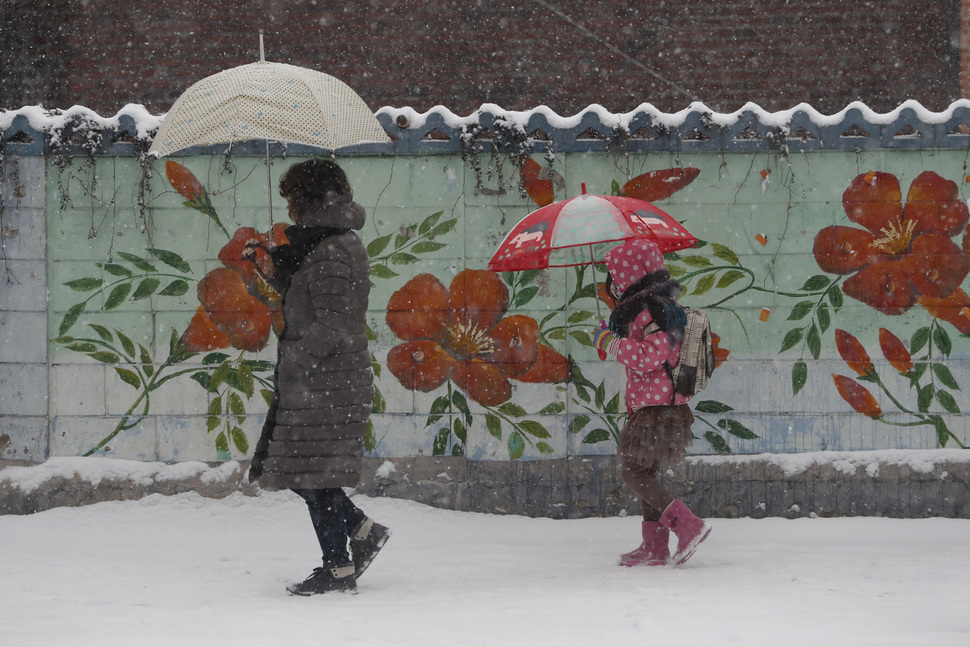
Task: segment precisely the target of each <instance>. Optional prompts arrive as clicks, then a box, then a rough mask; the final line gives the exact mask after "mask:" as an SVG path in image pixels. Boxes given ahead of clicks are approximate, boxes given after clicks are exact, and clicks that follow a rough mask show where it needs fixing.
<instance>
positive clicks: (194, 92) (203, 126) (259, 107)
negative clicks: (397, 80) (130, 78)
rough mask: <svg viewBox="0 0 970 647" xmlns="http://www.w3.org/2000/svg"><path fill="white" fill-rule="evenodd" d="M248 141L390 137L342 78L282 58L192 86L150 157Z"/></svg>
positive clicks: (347, 142)
mask: <svg viewBox="0 0 970 647" xmlns="http://www.w3.org/2000/svg"><path fill="white" fill-rule="evenodd" d="M249 139H265V140H272V141H280V142H293V143H298V144H307V145H310V146H317V147H319V148H325V149H329V150H334V149H337V148H341V147H344V146H352V145H354V144H359V143H361V142H389V141H391V139H390V137H388V135H387V133H385V132H384V129H383V128H382V127H381V125H380V123H379V122H378V121H377V118H376V117H375V116H374V113H373V112H371V110H370V108H368V107H367V104H365V103H364V101H363V99H361V98H360V96H358V94H357V93H356V92H354V90H353V89H352V88H351V87H350V86H348V85H347V84H346V83H344V82H343V81H340V80H339V79H336V78H334V77H332V76H330V75H329V74H323V73H322V72H317V71H315V70H310V69H307V68H304V67H297V66H295V65H287V64H285V63H270V62H266V61H258V62H256V63H250V64H249V65H242V66H239V67H234V68H231V69H228V70H224V71H222V72H219V73H218V74H213V75H212V76H208V77H206V78H204V79H202V80H201V81H198V82H196V83H195V84H193V85H192V86H191V87H189V88H188V89H187V90H186V91H185V92H184V93H182V95H181V96H180V97H179V98H178V99H177V100H176V101H175V104H174V105H172V108H171V110H169V111H168V113H167V114H166V115H165V118H164V119H163V120H162V124H161V126H160V127H159V129H158V134H157V135H156V136H155V140H154V141H153V142H152V146H151V148H150V149H149V151H148V152H149V153H150V154H155V155H158V156H162V155H168V154H171V153H174V152H176V151H179V150H182V149H183V148H188V147H189V146H204V145H207V144H221V143H230V142H235V141H244V140H249Z"/></svg>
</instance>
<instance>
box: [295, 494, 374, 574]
mask: <svg viewBox="0 0 970 647" xmlns="http://www.w3.org/2000/svg"><path fill="white" fill-rule="evenodd" d="M293 491H294V492H296V493H297V494H298V495H299V496H300V497H301V498H302V499H303V500H304V501H306V505H307V508H308V509H309V510H310V521H312V522H313V530H314V532H316V533H317V541H319V542H320V550H321V552H322V553H323V561H324V563H327V564H346V563H348V562H349V561H350V555H349V553H348V552H347V536H348V534H349V533H350V532H352V531H354V530H355V529H357V527H359V526H360V524H362V523H363V522H364V520H365V519H366V518H367V515H365V514H364V513H363V512H362V511H361V509H360V508H358V507H357V506H355V505H354V504H353V502H352V501H351V500H350V497H348V496H347V495H346V493H344V491H343V490H342V489H341V488H327V489H323V490H293Z"/></svg>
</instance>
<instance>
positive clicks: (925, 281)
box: [813, 171, 970, 315]
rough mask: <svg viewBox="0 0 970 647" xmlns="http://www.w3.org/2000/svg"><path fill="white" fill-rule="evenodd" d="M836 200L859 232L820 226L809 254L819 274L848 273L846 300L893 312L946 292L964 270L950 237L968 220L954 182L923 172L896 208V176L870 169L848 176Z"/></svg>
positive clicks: (968, 265) (966, 265) (967, 267)
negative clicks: (820, 271)
mask: <svg viewBox="0 0 970 647" xmlns="http://www.w3.org/2000/svg"><path fill="white" fill-rule="evenodd" d="M842 205H843V207H844V209H845V213H846V215H847V216H848V218H849V220H851V221H852V222H854V223H857V224H859V225H861V226H862V227H864V229H857V228H855V227H846V226H842V225H833V226H829V227H825V228H824V229H822V230H821V231H819V233H818V235H816V237H815V243H814V249H813V252H814V254H815V260H816V262H818V266H819V267H820V268H821V269H822V270H823V271H825V272H830V273H832V274H851V275H852V276H850V277H849V278H848V279H846V280H845V282H844V283H843V286H842V289H843V291H844V292H845V293H846V294H847V295H849V296H850V297H852V298H854V299H858V300H859V301H862V302H863V303H865V304H867V305H870V306H872V307H873V308H875V309H876V310H878V311H880V312H882V313H884V314H888V315H899V314H902V313H904V312H906V311H907V310H909V309H910V308H911V307H912V306H913V305H914V304H915V303H917V301H918V300H919V299H920V298H921V297H927V298H930V299H943V298H946V297H948V296H949V295H950V294H952V293H953V291H954V290H956V289H957V288H958V287H959V285H960V283H962V282H963V279H964V278H966V276H967V273H968V271H970V261H968V256H967V252H966V250H965V249H961V248H960V247H959V246H958V245H957V244H956V243H954V242H953V241H952V240H951V238H952V237H953V236H956V235H957V234H959V233H960V232H962V231H963V230H964V228H965V227H966V225H967V221H968V220H970V210H968V209H967V204H966V203H965V202H964V201H963V200H961V199H960V198H959V189H958V187H957V185H956V183H955V182H952V181H950V180H946V179H944V178H942V177H940V176H939V175H937V174H936V173H934V172H933V171H924V172H923V173H920V174H919V175H918V176H917V177H916V179H915V180H913V183H912V184H911V185H910V188H909V193H908V194H907V196H906V204H905V205H903V203H902V193H901V190H900V187H899V180H897V179H896V176H894V175H892V174H890V173H877V172H873V171H869V172H868V173H865V174H862V175H859V176H858V177H856V178H855V179H854V180H852V182H851V184H850V185H849V188H848V189H846V191H845V193H844V194H843V196H842ZM964 247H966V245H964Z"/></svg>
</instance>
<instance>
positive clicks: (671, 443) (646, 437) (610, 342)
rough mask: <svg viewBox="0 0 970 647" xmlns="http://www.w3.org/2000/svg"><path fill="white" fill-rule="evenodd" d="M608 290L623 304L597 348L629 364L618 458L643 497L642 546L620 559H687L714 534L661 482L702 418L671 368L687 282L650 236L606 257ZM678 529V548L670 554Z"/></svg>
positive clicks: (642, 562)
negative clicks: (683, 284)
mask: <svg viewBox="0 0 970 647" xmlns="http://www.w3.org/2000/svg"><path fill="white" fill-rule="evenodd" d="M606 266H607V269H608V271H609V274H608V275H607V279H606V289H607V291H608V292H609V293H610V295H611V296H612V297H613V298H614V299H616V300H617V301H618V303H617V305H616V308H614V310H613V314H612V315H611V316H610V323H609V326H608V327H606V326H604V327H602V328H600V329H599V330H598V331H596V333H595V337H594V340H595V344H596V348H597V349H599V350H601V351H605V352H606V353H607V354H609V355H612V356H614V357H616V359H617V360H618V361H619V362H620V363H622V364H623V365H624V367H625V368H626V380H627V384H626V406H627V414H628V419H627V424H626V426H625V427H624V428H623V429H622V431H620V440H619V444H618V445H617V448H616V455H617V459H618V462H619V467H620V475H621V477H622V479H623V482H624V483H625V484H626V485H627V486H628V487H629V488H630V489H631V490H633V491H634V493H636V495H637V496H638V497H639V499H640V508H641V511H642V513H643V525H642V537H643V541H642V543H641V544H640V546H639V547H637V548H636V549H634V550H632V551H630V552H629V553H626V554H624V555H621V556H620V565H622V566H662V565H664V564H668V563H671V564H683V563H684V562H686V561H687V560H688V559H689V558H690V556H691V555H693V554H694V551H695V550H697V547H698V546H699V545H700V543H701V542H702V541H704V540H705V539H707V536H708V535H709V534H710V532H711V527H710V525H709V524H708V523H707V522H705V521H703V520H702V519H699V518H698V517H696V516H694V514H693V513H691V511H690V510H689V509H688V508H687V506H686V505H685V504H684V503H683V502H682V501H680V500H679V499H674V498H673V496H671V494H670V492H668V491H667V489H666V488H664V487H663V485H661V483H660V481H659V475H660V474H661V473H662V472H663V471H664V470H666V469H667V468H668V467H670V466H671V465H675V464H677V463H679V462H680V461H682V460H683V459H684V450H685V449H686V448H687V447H688V446H690V445H691V443H692V441H693V436H692V434H691V430H690V429H691V424H692V423H693V422H694V415H693V413H692V412H691V410H690V407H689V406H688V405H687V402H688V400H689V398H688V397H686V396H683V395H680V394H678V393H675V392H674V385H673V381H672V380H671V378H670V375H669V374H668V372H667V369H666V368H665V367H664V364H665V363H668V364H669V365H676V364H677V355H678V352H679V351H680V344H681V341H682V340H683V336H684V325H685V323H686V314H685V312H684V308H683V307H682V306H681V305H680V304H678V303H677V300H676V299H677V296H679V295H680V292H681V289H682V288H681V285H680V284H679V283H678V282H677V281H676V280H674V279H673V278H672V277H671V276H670V272H668V271H667V270H666V269H664V266H663V254H662V253H661V252H660V248H658V247H657V245H656V244H654V243H653V242H651V241H649V240H645V239H632V240H628V241H626V242H625V243H623V244H622V245H620V246H619V247H617V248H616V249H614V250H613V251H611V252H610V253H609V254H607V256H606ZM671 532H673V533H674V535H675V536H676V538H677V549H676V552H674V554H673V556H671V555H670V548H669V538H670V533H671Z"/></svg>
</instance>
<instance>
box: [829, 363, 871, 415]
mask: <svg viewBox="0 0 970 647" xmlns="http://www.w3.org/2000/svg"><path fill="white" fill-rule="evenodd" d="M832 379H833V380H834V381H835V388H836V389H838V390H839V395H841V396H842V399H843V400H845V401H846V402H848V403H849V405H851V406H852V408H853V409H855V410H856V411H858V412H859V413H861V414H863V415H866V416H869V417H870V418H878V417H879V416H881V415H882V409H881V408H880V407H879V403H878V402H876V399H875V398H874V397H872V394H871V393H869V390H868V389H867V388H866V387H864V386H862V385H861V384H859V383H858V382H856V381H855V380H853V379H852V378H850V377H845V376H844V375H836V374H835V373H832Z"/></svg>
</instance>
